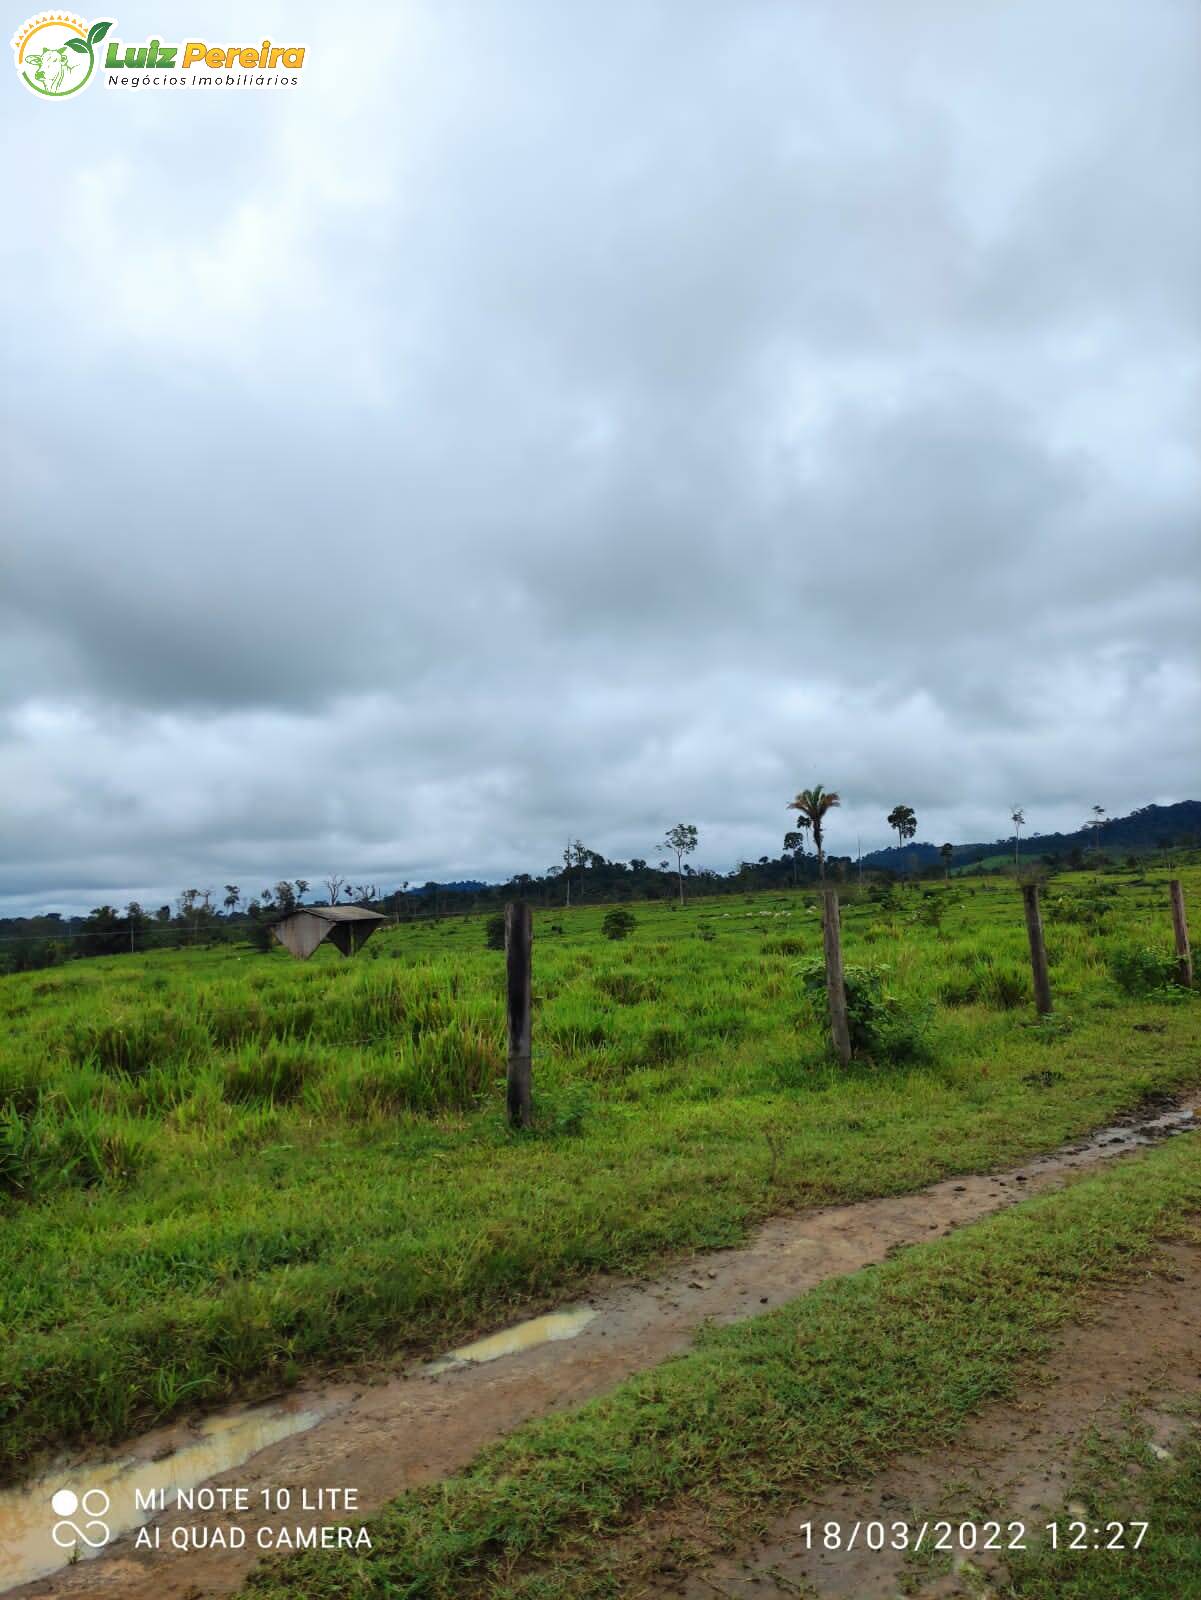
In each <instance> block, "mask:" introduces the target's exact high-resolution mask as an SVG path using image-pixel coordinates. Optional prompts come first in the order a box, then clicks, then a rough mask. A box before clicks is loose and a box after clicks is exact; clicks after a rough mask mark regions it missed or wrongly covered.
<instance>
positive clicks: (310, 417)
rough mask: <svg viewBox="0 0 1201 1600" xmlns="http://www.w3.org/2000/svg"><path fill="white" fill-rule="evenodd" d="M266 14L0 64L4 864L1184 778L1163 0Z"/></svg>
mask: <svg viewBox="0 0 1201 1600" xmlns="http://www.w3.org/2000/svg"><path fill="white" fill-rule="evenodd" d="M289 21H290V25H294V26H295V27H296V28H297V30H298V31H299V30H301V29H302V28H303V30H304V31H305V32H306V35H307V37H308V38H309V40H310V56H309V60H310V67H311V69H312V73H313V75H312V77H311V78H310V80H309V81H308V82H307V83H306V85H305V87H304V91H303V97H300V96H298V97H296V98H295V99H293V100H292V101H290V102H287V103H283V102H276V103H270V101H269V97H265V96H264V97H256V96H252V95H246V96H243V97H241V98H240V99H239V100H237V101H236V102H235V101H227V102H223V103H221V104H220V105H218V104H216V103H212V104H206V105H204V106H199V105H196V104H192V105H188V106H184V105H181V104H175V103H171V102H168V101H165V100H159V101H154V100H151V99H150V98H149V97H148V98H146V99H145V100H143V101H141V102H139V103H138V104H135V103H133V101H132V99H122V98H121V97H119V96H114V95H108V96H107V97H106V96H105V95H104V94H101V93H95V94H91V96H90V98H88V99H87V100H86V102H85V101H81V103H80V106H79V107H78V108H76V109H78V111H79V116H78V117H63V116H62V115H58V116H55V115H53V114H47V108H45V107H42V106H39V105H37V104H33V103H32V102H31V104H30V105H28V106H26V105H25V104H23V103H21V102H22V100H23V99H31V97H28V96H25V97H16V99H15V100H14V99H13V97H10V98H9V100H8V101H7V102H6V104H5V109H4V113H3V115H4V117H5V119H6V120H7V121H8V122H10V123H12V124H13V126H14V132H15V133H16V134H17V135H18V136H21V137H27V136H28V135H29V134H30V128H31V124H32V125H35V126H36V128H37V130H38V137H37V139H36V140H29V149H30V151H31V156H30V161H29V163H28V167H27V169H26V168H22V170H21V171H14V172H13V173H11V174H10V178H9V187H10V192H9V201H10V214H13V215H21V216H22V217H23V218H25V219H26V221H27V226H26V227H25V228H24V229H23V230H22V231H21V232H20V233H14V236H13V237H12V238H11V239H10V240H8V241H7V243H6V244H5V245H4V246H3V248H4V250H5V256H4V261H5V270H6V273H7V275H8V277H9V278H10V280H11V283H12V291H11V293H10V303H12V304H22V305H24V304H28V305H29V306H31V307H33V308H34V314H33V315H31V316H30V317H29V318H27V319H26V320H24V321H22V322H19V323H14V324H13V325H11V326H10V330H9V344H10V350H9V363H8V381H7V382H6V385H5V388H4V393H3V396H2V397H0V403H2V404H3V408H4V410H3V419H4V427H3V436H4V438H3V444H2V445H0V449H2V450H3V452H4V463H5V471H6V475H7V478H8V481H9V483H10V485H11V488H10V491H9V494H8V495H7V497H6V498H7V516H6V533H5V549H4V557H3V559H4V565H3V584H2V587H0V622H2V626H0V708H2V716H0V761H3V763H4V770H5V774H6V778H5V783H4V790H3V796H2V797H0V808H2V810H3V813H4V817H3V821H4V831H5V836H6V838H8V839H9V840H11V841H12V844H11V851H10V852H8V856H9V859H8V862H7V865H5V866H4V867H3V869H2V876H0V895H7V896H9V897H10V898H11V902H12V903H13V904H17V903H22V904H23V903H30V904H33V903H39V904H40V903H42V902H44V901H45V902H59V903H62V904H85V905H86V904H90V903H92V902H93V901H94V900H95V899H97V898H100V897H101V896H102V895H107V894H109V892H110V891H111V893H112V894H113V895H116V894H118V893H119V892H125V891H131V890H135V889H136V890H137V892H138V893H139V895H140V897H142V898H153V897H154V896H155V895H159V894H165V893H166V892H168V891H170V890H171V889H172V888H177V887H178V886H179V884H180V882H181V881H182V880H183V879H188V880H195V879H197V878H203V877H205V876H206V874H207V877H208V878H211V879H214V880H216V879H218V878H220V877H221V875H222V874H223V873H230V874H232V875H233V876H235V877H238V878H239V879H244V878H248V877H251V876H252V875H253V876H254V877H255V878H261V880H262V882H267V881H270V880H271V879H272V878H273V877H275V876H278V875H279V874H281V873H284V872H289V873H292V874H295V873H297V872H303V873H305V874H306V875H308V876H310V877H313V876H316V875H317V874H318V873H319V872H320V871H321V870H322V869H323V866H324V865H325V864H326V863H327V862H328V863H329V864H330V865H331V866H337V867H339V869H340V870H350V871H352V872H353V873H355V874H361V875H368V876H371V877H373V878H376V879H377V880H381V879H382V880H384V881H386V882H394V881H397V880H399V879H400V878H401V877H410V878H413V877H422V876H428V875H431V874H437V875H462V874H465V873H487V874H499V873H502V872H507V871H509V870H512V869H514V868H520V867H524V868H531V869H536V868H539V867H541V866H544V865H545V864H546V863H548V862H549V861H550V860H552V859H553V857H554V856H555V854H556V853H557V850H558V849H559V848H561V844H560V840H561V839H562V837H563V836H564V835H565V834H566V833H567V832H568V831H570V832H572V833H573V834H575V833H582V834H583V835H584V836H586V837H587V838H588V839H589V841H590V842H591V843H593V844H594V845H595V846H596V847H598V848H602V849H604V850H605V851H606V853H608V854H613V855H617V856H621V855H623V854H630V853H633V854H639V855H646V854H649V853H650V851H651V849H652V846H653V841H654V839H655V838H656V837H657V836H659V834H660V833H661V830H662V828H663V827H664V826H665V825H666V824H667V823H669V822H671V821H674V820H675V819H676V818H677V816H680V815H687V816H689V817H691V818H693V819H694V820H696V821H698V823H700V824H701V826H702V834H703V847H702V856H704V858H705V859H706V860H709V861H712V862H714V863H715V864H728V863H730V862H732V861H733V860H735V859H736V858H737V857H738V856H739V855H740V854H750V855H754V856H757V855H759V854H762V853H764V852H765V851H768V850H773V849H775V848H776V847H777V845H778V842H779V836H780V835H781V834H782V832H783V827H784V825H785V823H786V814H785V812H784V810H783V805H784V801H785V800H786V799H787V797H788V795H789V794H790V793H791V792H792V791H793V790H794V789H795V788H796V787H797V786H798V785H799V784H800V783H802V782H807V781H812V780H814V779H816V778H821V779H822V780H823V781H825V782H827V783H828V784H831V785H833V786H835V787H838V788H839V789H841V790H842V792H843V794H844V800H845V807H844V811H843V813H842V814H841V815H840V817H839V819H838V826H837V829H836V830H835V831H836V832H838V833H839V836H840V837H839V845H840V847H846V845H847V841H848V840H851V839H853V838H856V837H858V836H860V835H861V836H862V837H863V839H864V844H865V847H867V846H870V845H874V844H877V843H880V842H884V838H885V833H886V830H885V829H884V826H883V823H882V813H883V812H884V811H886V810H887V809H888V807H889V806H890V805H891V804H892V803H894V802H895V801H896V800H897V799H901V798H904V799H906V800H908V801H909V802H910V803H913V804H914V805H915V806H916V807H917V809H918V812H919V817H920V819H921V834H922V835H923V836H927V831H928V830H929V835H930V836H932V835H933V834H934V833H938V834H940V835H943V836H947V835H949V836H951V837H969V836H976V835H982V836H986V837H987V836H989V835H990V834H992V833H995V832H1000V831H1001V830H1002V828H1003V826H1004V819H1005V813H1006V808H1007V806H1008V805H1009V804H1010V803H1012V802H1013V801H1015V800H1022V801H1024V803H1025V804H1026V805H1027V811H1028V815H1030V816H1031V818H1032V819H1034V818H1038V821H1036V822H1034V825H1035V826H1041V827H1043V829H1044V831H1049V830H1050V829H1051V828H1053V827H1057V826H1062V825H1070V824H1074V823H1076V822H1077V821H1078V820H1079V816H1078V813H1079V811H1080V808H1081V806H1082V805H1083V804H1086V803H1091V801H1092V800H1093V799H1095V798H1097V797H1098V796H1099V797H1100V798H1101V799H1103V800H1104V801H1105V802H1106V803H1107V804H1108V806H1109V808H1110V810H1111V811H1114V812H1116V811H1118V810H1121V809H1126V808H1128V807H1130V806H1133V805H1136V804H1142V803H1144V802H1146V801H1148V800H1172V799H1178V798H1183V797H1185V796H1188V795H1195V794H1197V793H1198V778H1199V773H1198V769H1197V761H1196V751H1195V748H1190V746H1189V742H1188V741H1185V740H1182V738H1181V736H1180V730H1181V728H1183V727H1187V726H1190V722H1189V719H1190V718H1191V719H1193V720H1192V723H1191V725H1193V726H1195V725H1196V715H1197V712H1198V710H1199V709H1201V673H1199V670H1198V660H1197V636H1196V628H1195V618H1196V614H1197V601H1198V598H1199V591H1201V563H1199V562H1198V559H1197V545H1196V516H1197V503H1198V476H1199V474H1198V463H1197V456H1196V438H1197V437H1198V436H1199V430H1198V426H1197V424H1198V422H1199V421H1201V418H1199V417H1198V394H1197V372H1198V344H1199V341H1198V320H1199V319H1198V294H1197V284H1198V282H1201V272H1199V270H1198V269H1199V267H1201V222H1199V220H1198V213H1197V209H1196V205H1195V196H1196V191H1197V180H1198V177H1199V176H1201V170H1199V169H1201V100H1199V98H1198V95H1197V92H1196V84H1195V81H1194V74H1193V71H1192V65H1191V63H1192V60H1193V59H1194V57H1195V51H1194V50H1193V48H1192V47H1193V46H1194V45H1195V44H1196V42H1198V33H1199V30H1201V24H1199V23H1198V20H1197V14H1196V11H1195V8H1193V7H1191V6H1189V5H1186V4H1184V3H1183V0H1156V3H1151V4H1145V5H1142V6H1140V7H1138V8H1137V9H1136V8H1133V7H1129V6H1125V5H1118V4H1115V5H1112V6H1102V7H1097V6H1095V5H1085V4H1083V3H1081V4H1079V5H1076V4H1073V5H1067V6H1063V7H1059V8H1055V9H1054V10H1053V11H1052V12H1048V11H1047V9H1046V8H1045V7H1042V6H1039V5H1036V4H1033V3H1030V0H1025V3H1017V4H1014V5H1012V6H1006V7H1004V8H996V9H995V10H994V9H993V8H979V9H976V8H964V7H962V6H959V5H953V4H949V3H942V0H925V3H918V4H914V5H911V6H906V7H903V8H902V7H895V6H892V5H890V4H888V3H886V0H880V3H879V4H873V5H868V6H865V7H860V8H847V7H845V6H842V5H837V4H834V3H833V0H830V3H825V4H817V5H814V6H810V7H805V8H800V9H797V8H782V7H779V6H776V5H773V4H768V3H766V0H764V3H761V4H760V3H752V4H750V5H747V6H742V7H739V8H737V11H736V12H732V11H731V10H730V8H729V7H727V6H724V5H718V4H716V3H702V4H700V5H697V6H692V7H689V8H687V12H686V13H685V11H684V10H683V9H682V8H681V7H680V6H678V5H676V4H674V3H672V4H668V3H656V4H651V5H647V4H640V5H635V4H633V3H632V0H631V3H629V4H618V5H616V6H613V5H608V6H605V7H603V8H600V7H595V8H588V7H583V8H581V7H570V8H567V7H561V6H553V5H551V4H549V0H547V3H536V0H527V3H524V4H521V5H518V6H517V7H515V8H514V7H509V8H506V9H505V11H504V12H498V11H496V10H495V9H494V8H489V7H484V6H482V5H477V4H459V5H454V4H451V5H442V6H438V7H433V6H430V7H419V8H414V9H412V10H406V11H405V12H404V13H399V12H394V11H392V10H390V9H381V11H380V12H379V15H378V17H377V18H376V19H375V21H373V22H371V23H370V24H369V25H370V26H372V27H373V28H374V29H375V31H376V33H377V34H378V36H379V38H380V39H381V41H383V43H384V44H385V45H386V49H384V50H383V51H382V52H381V59H380V63H379V65H378V67H377V69H376V70H375V71H374V73H368V74H367V75H365V76H364V75H362V74H359V75H357V76H356V79H355V87H354V89H353V91H351V90H350V89H348V87H347V84H346V80H345V78H344V76H341V75H340V74H341V69H342V68H343V67H344V66H345V64H346V58H345V53H344V52H345V44H344V40H343V39H342V37H341V32H340V29H341V24H340V23H338V22H337V20H336V19H334V18H332V17H329V16H326V15H325V14H323V13H320V12H318V11H315V10H311V11H308V12H304V11H302V10H297V11H296V13H295V17H293V14H292V13H290V14H289ZM308 70H309V69H306V71H308ZM55 109H56V108H49V111H50V112H51V113H52V112H53V111H54V110H55ZM57 109H58V110H59V111H60V112H61V110H62V108H57ZM35 113H37V114H38V115H37V117H36V120H35V117H34V114H35ZM163 193H167V194H170V195H171V197H172V200H173V202H174V203H172V204H170V205H157V204H156V205H146V204H139V203H138V197H139V196H143V195H154V194H163ZM51 196H55V197H57V198H56V203H55V204H54V205H51V203H50V197H51ZM64 196H65V199H66V203H65V204H63V203H61V201H62V198H63V197H64ZM66 306H69V307H70V308H71V310H70V314H65V313H64V314H62V315H58V314H57V312H56V314H55V315H45V314H41V309H42V308H45V307H54V308H59V307H66ZM48 483H53V484H54V485H55V492H53V493H47V492H46V486H47V484H48ZM1194 743H1195V742H1194ZM315 770H320V771H322V772H329V773H332V774H334V775H335V776H334V777H333V779H332V780H331V781H329V782H327V783H324V784H322V785H321V786H320V788H319V789H316V790H315V789H314V786H313V785H312V784H311V783H309V782H307V781H306V774H309V773H311V772H313V771H315ZM155 886H157V887H155Z"/></svg>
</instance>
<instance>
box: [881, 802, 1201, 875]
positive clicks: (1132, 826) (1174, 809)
mask: <svg viewBox="0 0 1201 1600" xmlns="http://www.w3.org/2000/svg"><path fill="white" fill-rule="evenodd" d="M1096 842H1097V841H1096V840H1095V838H1094V837H1093V830H1092V829H1091V828H1079V829H1077V830H1076V832H1075V833H1043V834H1040V833H1025V834H1023V835H1022V851H1023V853H1024V854H1027V855H1030V856H1034V857H1038V856H1044V855H1057V856H1069V855H1071V853H1072V851H1073V850H1091V849H1093V848H1094V847H1095V845H1096ZM1100 842H1101V848H1102V849H1103V850H1105V851H1107V852H1109V853H1111V854H1125V853H1128V852H1133V853H1136V854H1137V853H1139V852H1141V851H1145V850H1166V849H1168V848H1169V847H1170V846H1172V845H1183V844H1201V800H1180V801H1178V802H1177V803H1176V804H1175V805H1170V806H1140V807H1139V809H1138V810H1137V811H1132V812H1131V813H1130V815H1129V816H1127V817H1110V818H1107V819H1106V822H1105V827H1104V829H1103V831H1102V835H1101V841H1100ZM1012 850H1013V835H1012V834H1010V835H1009V837H1008V838H1000V839H992V840H989V841H987V842H985V841H980V842H978V843H975V844H957V845H956V846H955V854H954V856H953V858H952V860H953V864H954V865H955V866H957V867H959V866H966V865H968V864H969V863H971V862H975V861H983V860H984V859H985V858H986V857H988V856H995V855H1003V854H1005V853H1007V852H1012ZM937 860H939V846H938V844H930V843H926V842H924V841H916V842H914V843H913V844H907V845H906V846H905V848H904V849H903V850H900V849H898V848H897V847H896V845H893V846H891V847H890V848H889V849H886V850H873V851H872V853H871V854H870V855H866V856H864V858H863V864H864V866H867V867H885V868H889V869H891V870H892V871H894V872H906V871H912V870H913V868H914V866H915V865H921V866H929V865H931V864H932V863H934V862H936V861H937Z"/></svg>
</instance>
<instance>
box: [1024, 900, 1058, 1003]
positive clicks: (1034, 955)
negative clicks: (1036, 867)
mask: <svg viewBox="0 0 1201 1600" xmlns="http://www.w3.org/2000/svg"><path fill="white" fill-rule="evenodd" d="M1022 899H1023V901H1024V902H1025V906H1026V934H1027V937H1028V938H1029V940H1030V966H1031V969H1032V970H1033V973H1034V1007H1035V1010H1036V1011H1037V1012H1038V1014H1039V1016H1041V1017H1045V1016H1047V1015H1048V1014H1049V1013H1050V1011H1051V1009H1052V1006H1051V978H1050V975H1049V973H1048V972H1047V947H1046V944H1045V943H1044V942H1043V917H1042V912H1041V911H1040V910H1039V909H1038V884H1036V883H1024V884H1023V885H1022Z"/></svg>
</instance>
